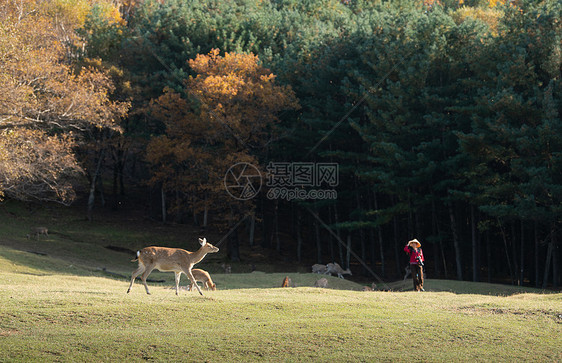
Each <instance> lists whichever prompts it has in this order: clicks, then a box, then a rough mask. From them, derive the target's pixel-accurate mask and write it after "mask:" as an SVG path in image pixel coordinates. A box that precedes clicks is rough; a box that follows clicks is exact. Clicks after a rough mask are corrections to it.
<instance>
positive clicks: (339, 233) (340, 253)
mask: <svg viewBox="0 0 562 363" xmlns="http://www.w3.org/2000/svg"><path fill="white" fill-rule="evenodd" d="M334 219H335V221H336V226H337V225H338V222H339V218H338V206H337V204H336V205H335V206H334ZM336 236H337V237H338V238H339V239H341V230H340V228H339V227H336ZM338 252H339V256H340V259H339V261H340V264H342V265H343V247H342V245H341V243H338Z"/></svg>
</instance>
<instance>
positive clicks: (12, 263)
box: [0, 207, 562, 362]
mask: <svg viewBox="0 0 562 363" xmlns="http://www.w3.org/2000/svg"><path fill="white" fill-rule="evenodd" d="M13 208H15V207H13ZM2 212H4V213H6V209H4V210H3V211H2V210H0V214H1V213H2ZM10 213H11V214H4V215H3V217H5V218H3V224H2V225H1V226H0V361H1V362H4V361H18V362H28V361H41V362H45V361H47V362H48V361H65V362H66V361H68V362H76V361H103V362H122V361H144V360H154V361H161V362H169V361H209V362H225V361H226V362H235V361H244V362H245V361H295V362H296V361H299V362H300V361H303V360H310V361H345V362H347V361H351V362H353V361H412V360H417V361H419V360H421V361H451V360H457V361H518V360H524V361H553V362H555V361H562V294H559V293H558V294H555V293H542V292H541V291H539V290H533V289H524V288H517V287H511V286H503V285H491V284H481V283H469V282H456V281H443V280H431V279H430V280H427V282H426V290H427V291H426V292H425V293H415V292H412V291H410V290H411V280H408V281H406V282H403V281H397V282H394V283H389V286H390V287H391V288H392V291H375V292H364V291H360V290H361V289H362V285H359V284H356V283H353V282H350V281H347V280H341V279H337V278H335V277H329V287H330V288H328V289H319V288H314V287H312V285H313V284H314V281H316V279H318V278H319V276H318V275H313V274H308V273H297V272H294V271H287V272H276V273H266V272H253V273H233V274H228V275H227V274H221V273H218V272H219V271H220V266H219V265H220V262H221V261H223V259H224V256H222V255H221V253H223V252H221V253H219V254H215V256H209V257H212V258H211V259H209V260H207V259H206V260H204V261H203V262H202V265H201V266H199V267H202V268H205V269H207V270H209V271H211V272H212V276H213V279H214V280H215V282H216V283H217V286H218V291H209V292H206V291H204V294H205V295H204V296H200V295H199V294H198V293H197V292H186V291H181V292H180V295H179V296H176V295H175V292H174V290H173V285H174V284H173V274H172V273H156V272H155V273H153V274H152V275H151V278H155V279H156V278H163V279H165V280H166V281H165V282H164V283H150V284H149V285H150V288H151V292H152V295H147V294H146V293H145V292H144V288H143V287H142V285H141V284H140V283H139V282H138V281H137V282H136V283H135V286H134V288H133V290H132V291H131V293H130V294H127V293H126V290H127V287H128V281H127V280H128V279H127V278H126V277H125V278H116V277H115V275H111V274H108V273H106V272H104V271H102V270H101V269H102V268H104V267H105V268H107V270H109V271H111V272H113V273H118V274H121V275H124V276H129V275H130V273H131V271H132V270H133V269H134V268H135V267H136V263H132V262H130V261H129V260H130V256H129V255H128V254H126V253H121V252H115V251H112V250H108V249H106V248H105V247H104V246H105V245H108V244H111V245H121V246H126V247H128V248H131V249H135V248H139V247H142V245H143V244H148V243H149V242H150V241H151V240H153V238H156V237H158V236H160V237H161V239H160V240H161V241H164V242H165V241H167V238H168V235H167V233H170V232H169V230H166V231H163V229H158V228H157V227H158V226H155V225H152V226H151V225H150V223H146V226H144V227H143V228H140V229H136V228H132V227H130V226H127V225H126V224H122V225H120V224H119V223H117V222H112V221H105V222H98V223H95V224H88V223H86V222H84V221H82V220H79V219H76V220H74V221H72V220H67V219H65V218H63V217H64V216H58V215H57V213H58V212H56V211H55V212H53V213H51V214H50V215H45V214H41V215H42V217H41V218H44V220H42V221H39V223H36V225H38V224H48V225H49V227H50V228H52V229H53V230H55V231H57V232H58V233H53V234H51V235H49V237H48V238H44V239H40V240H38V241H35V240H27V239H26V238H25V233H27V232H25V231H26V230H27V229H28V228H29V227H30V226H33V223H32V222H31V221H30V219H34V222H37V218H38V217H39V216H33V218H32V217H30V216H29V215H28V214H26V213H28V212H26V211H14V209H12V210H11V211H10ZM151 227H154V228H151ZM170 228H171V229H174V228H179V227H170ZM181 232H182V234H183V235H185V234H186V232H185V231H181ZM187 232H189V231H187ZM172 234H173V233H170V235H169V236H170V237H169V238H170V241H171V242H170V243H172V244H178V245H181V243H182V241H181V240H180V239H179V238H178V237H177V236H176V237H174V236H172ZM174 238H176V239H174ZM183 243H187V242H183ZM29 251H31V252H29ZM37 252H40V253H46V255H39V254H36V253H37ZM238 268H239V269H240V270H242V267H241V266H238ZM235 271H236V269H235ZM285 276H289V277H291V279H292V280H293V282H294V283H295V284H296V285H297V287H296V288H279V287H278V286H280V285H281V282H282V280H283V278H284V277H285ZM186 282H187V281H186V279H185V277H183V280H182V284H183V285H185V284H186Z"/></svg>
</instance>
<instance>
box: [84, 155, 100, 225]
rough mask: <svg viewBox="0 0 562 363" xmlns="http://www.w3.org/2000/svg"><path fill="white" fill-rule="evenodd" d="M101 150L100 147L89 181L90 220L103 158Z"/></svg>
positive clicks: (89, 219)
mask: <svg viewBox="0 0 562 363" xmlns="http://www.w3.org/2000/svg"><path fill="white" fill-rule="evenodd" d="M103 152H104V150H103V149H101V150H100V154H99V156H98V163H97V165H96V171H95V172H94V174H93V175H92V180H91V183H90V195H89V197H88V221H90V222H91V221H92V219H93V213H94V203H95V200H96V184H97V179H98V175H99V173H100V170H101V164H102V160H103Z"/></svg>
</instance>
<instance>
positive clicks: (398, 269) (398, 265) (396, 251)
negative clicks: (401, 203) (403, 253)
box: [393, 216, 403, 276]
mask: <svg viewBox="0 0 562 363" xmlns="http://www.w3.org/2000/svg"><path fill="white" fill-rule="evenodd" d="M393 220H394V260H395V261H396V263H395V265H396V272H397V273H398V276H401V275H402V271H403V270H402V264H401V262H400V251H399V250H400V246H399V245H398V217H396V216H394V218H393Z"/></svg>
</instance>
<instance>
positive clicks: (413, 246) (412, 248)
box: [404, 239, 425, 291]
mask: <svg viewBox="0 0 562 363" xmlns="http://www.w3.org/2000/svg"><path fill="white" fill-rule="evenodd" d="M404 252H406V253H407V254H408V255H410V270H411V271H412V279H413V280H414V290H416V291H425V290H424V289H423V263H424V261H425V259H424V258H423V251H422V249H421V243H420V241H418V240H417V239H413V240H411V241H408V244H407V245H406V247H404Z"/></svg>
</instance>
